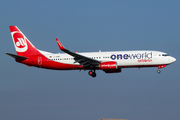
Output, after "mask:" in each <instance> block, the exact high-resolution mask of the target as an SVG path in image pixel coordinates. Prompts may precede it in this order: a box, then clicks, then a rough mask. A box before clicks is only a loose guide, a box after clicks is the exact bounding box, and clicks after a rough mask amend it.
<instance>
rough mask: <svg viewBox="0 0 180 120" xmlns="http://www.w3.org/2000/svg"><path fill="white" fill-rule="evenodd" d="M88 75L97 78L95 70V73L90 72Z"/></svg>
mask: <svg viewBox="0 0 180 120" xmlns="http://www.w3.org/2000/svg"><path fill="white" fill-rule="evenodd" d="M88 74H89V75H90V76H92V77H96V73H95V70H94V71H92V70H90V71H89V72H88Z"/></svg>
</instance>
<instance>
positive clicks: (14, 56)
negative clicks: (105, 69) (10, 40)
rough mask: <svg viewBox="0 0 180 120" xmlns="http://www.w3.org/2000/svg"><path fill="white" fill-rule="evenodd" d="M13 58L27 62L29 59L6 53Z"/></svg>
mask: <svg viewBox="0 0 180 120" xmlns="http://www.w3.org/2000/svg"><path fill="white" fill-rule="evenodd" d="M5 54H7V55H9V56H11V57H13V58H17V59H22V60H25V59H28V58H27V57H23V56H19V55H14V54H11V53H5Z"/></svg>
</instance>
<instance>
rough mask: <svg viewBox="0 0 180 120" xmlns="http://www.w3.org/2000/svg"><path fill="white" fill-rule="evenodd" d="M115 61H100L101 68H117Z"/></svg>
mask: <svg viewBox="0 0 180 120" xmlns="http://www.w3.org/2000/svg"><path fill="white" fill-rule="evenodd" d="M117 68H118V67H117V63H116V62H115V61H108V62H102V63H101V64H100V69H101V70H110V69H117Z"/></svg>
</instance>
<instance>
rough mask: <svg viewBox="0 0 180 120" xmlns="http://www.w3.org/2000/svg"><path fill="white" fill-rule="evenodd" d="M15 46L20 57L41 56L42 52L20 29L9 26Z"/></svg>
mask: <svg viewBox="0 0 180 120" xmlns="http://www.w3.org/2000/svg"><path fill="white" fill-rule="evenodd" d="M9 28H10V32H11V35H12V39H13V42H14V46H15V49H16V52H17V55H19V56H25V57H28V56H29V55H39V54H40V52H39V51H38V50H37V49H36V48H35V47H34V45H33V44H32V43H31V42H30V41H29V40H28V39H27V38H26V36H25V35H24V34H23V33H22V32H21V31H20V30H19V29H18V27H17V26H9Z"/></svg>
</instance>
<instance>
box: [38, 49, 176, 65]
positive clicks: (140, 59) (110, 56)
mask: <svg viewBox="0 0 180 120" xmlns="http://www.w3.org/2000/svg"><path fill="white" fill-rule="evenodd" d="M40 52H41V53H42V54H43V55H44V56H46V57H47V58H48V59H50V60H52V61H56V62H60V63H65V64H76V65H78V64H79V63H77V62H75V60H74V57H73V56H71V55H68V54H64V53H59V54H51V53H48V54H47V53H46V54H45V53H44V52H43V51H40ZM78 54H80V55H83V56H86V57H89V58H92V59H95V60H98V61H101V62H106V61H116V62H117V66H118V67H138V66H139V67H143V66H144V67H146V66H147V67H150V66H152V67H153V66H159V65H168V64H171V63H173V62H175V61H176V59H175V58H173V57H171V56H168V54H166V53H164V52H159V51H148V50H140V51H111V52H86V53H85V52H84V53H78Z"/></svg>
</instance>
